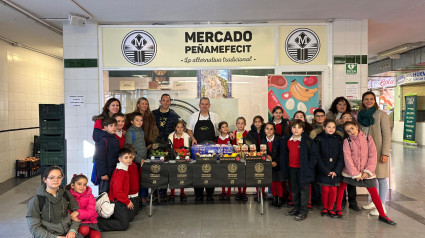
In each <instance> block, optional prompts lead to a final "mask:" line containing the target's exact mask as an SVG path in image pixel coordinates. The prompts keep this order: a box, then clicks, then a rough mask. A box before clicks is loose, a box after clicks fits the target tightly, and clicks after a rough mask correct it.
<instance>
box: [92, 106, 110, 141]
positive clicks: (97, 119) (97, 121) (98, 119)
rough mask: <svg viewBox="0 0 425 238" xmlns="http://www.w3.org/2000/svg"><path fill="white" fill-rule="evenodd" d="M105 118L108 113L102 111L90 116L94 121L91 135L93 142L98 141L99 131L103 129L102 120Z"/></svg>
mask: <svg viewBox="0 0 425 238" xmlns="http://www.w3.org/2000/svg"><path fill="white" fill-rule="evenodd" d="M105 118H109V114H108V113H102V114H100V115H97V116H93V117H92V120H93V121H94V126H93V135H92V138H93V140H94V142H99V140H100V137H101V133H100V132H101V131H102V129H103V126H102V122H103V120H104V119H105Z"/></svg>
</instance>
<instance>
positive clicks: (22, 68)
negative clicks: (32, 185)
mask: <svg viewBox="0 0 425 238" xmlns="http://www.w3.org/2000/svg"><path fill="white" fill-rule="evenodd" d="M63 87H64V84H63V62H62V61H61V60H58V59H55V58H52V57H49V56H45V55H43V54H39V53H36V52H33V51H30V50H26V49H23V48H19V47H13V46H11V45H10V44H8V43H6V42H4V41H0V131H5V130H13V129H20V128H31V127H38V124H39V122H38V104H40V103H63ZM38 134H39V130H38V129H28V130H19V131H8V132H0V183H1V182H3V181H5V180H7V179H9V178H13V177H15V160H16V159H20V158H25V157H28V156H31V155H32V142H33V138H34V135H38Z"/></svg>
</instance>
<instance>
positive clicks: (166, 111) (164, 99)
mask: <svg viewBox="0 0 425 238" xmlns="http://www.w3.org/2000/svg"><path fill="white" fill-rule="evenodd" d="M159 103H160V104H161V106H159V108H158V109H156V110H153V111H152V113H153V115H154V116H155V121H156V126H157V127H158V130H159V136H160V137H161V138H163V139H165V140H168V135H170V134H171V133H172V132H173V131H174V127H175V126H176V123H177V121H178V120H179V118H180V116H179V115H178V114H177V113H176V112H175V111H174V110H173V109H171V108H170V104H171V97H170V95H168V94H166V93H164V94H162V96H161V100H160V101H159Z"/></svg>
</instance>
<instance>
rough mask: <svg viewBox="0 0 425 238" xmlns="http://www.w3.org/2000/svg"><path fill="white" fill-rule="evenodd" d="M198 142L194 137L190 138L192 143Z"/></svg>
mask: <svg viewBox="0 0 425 238" xmlns="http://www.w3.org/2000/svg"><path fill="white" fill-rule="evenodd" d="M195 144H198V141H197V140H196V139H195V137H193V138H192V145H195Z"/></svg>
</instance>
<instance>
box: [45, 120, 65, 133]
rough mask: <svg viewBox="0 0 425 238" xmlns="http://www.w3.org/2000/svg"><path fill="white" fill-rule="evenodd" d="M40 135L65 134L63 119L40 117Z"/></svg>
mask: <svg viewBox="0 0 425 238" xmlns="http://www.w3.org/2000/svg"><path fill="white" fill-rule="evenodd" d="M40 135H61V136H62V137H63V135H65V121H64V120H63V119H40Z"/></svg>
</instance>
